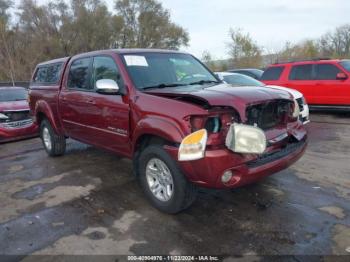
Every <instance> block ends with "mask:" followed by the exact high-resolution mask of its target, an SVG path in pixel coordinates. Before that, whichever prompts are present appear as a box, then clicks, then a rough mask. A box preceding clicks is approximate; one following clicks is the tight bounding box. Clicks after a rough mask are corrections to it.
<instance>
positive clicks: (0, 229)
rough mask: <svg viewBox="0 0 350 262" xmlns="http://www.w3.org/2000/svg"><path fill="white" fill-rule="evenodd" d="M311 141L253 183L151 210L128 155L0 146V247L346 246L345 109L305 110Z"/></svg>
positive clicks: (230, 250) (127, 250)
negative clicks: (297, 156) (165, 210)
mask: <svg viewBox="0 0 350 262" xmlns="http://www.w3.org/2000/svg"><path fill="white" fill-rule="evenodd" d="M311 117H312V121H313V122H312V123H310V124H309V125H308V129H309V137H310V141H309V147H308V150H307V152H306V154H305V155H304V157H303V158H302V159H301V160H299V162H297V163H296V164H295V165H294V166H292V167H290V168H289V169H287V170H284V171H282V172H280V173H278V174H275V175H273V176H271V177H269V178H267V179H265V180H263V181H261V182H260V183H258V184H255V185H251V186H248V187H245V188H241V189H236V190H231V191H220V192H215V191H203V192H201V193H200V195H199V198H198V200H197V201H196V202H195V204H194V205H193V206H192V207H191V208H190V209H188V210H186V211H185V212H183V213H181V214H178V215H174V216H172V215H166V214H162V213H160V212H158V211H157V210H155V209H153V208H152V207H151V206H150V205H149V204H148V202H147V201H146V200H145V199H144V196H143V194H142V192H141V190H140V189H139V186H138V185H137V183H136V181H135V179H134V177H133V175H132V167H131V163H130V161H129V160H127V159H120V158H118V157H117V156H115V155H112V154H109V153H106V152H103V151H101V150H98V149H95V148H93V147H88V146H86V145H83V144H80V143H78V142H75V141H70V143H69V147H68V152H67V154H66V155H65V156H63V157H59V158H49V157H48V156H47V155H46V153H45V151H44V150H43V147H42V145H41V141H40V140H39V139H38V138H36V139H31V140H26V141H20V142H15V143H8V144H4V145H0V253H1V254H14V255H25V254H32V253H34V254H152V255H154V254H217V255H218V254H221V255H232V254H235V255H244V254H251V255H257V256H260V255H267V254H268V255H273V254H292V255H301V254H323V255H328V254H348V255H349V254H350V217H349V215H350V202H349V200H350V115H321V114H313V115H312V116H311Z"/></svg>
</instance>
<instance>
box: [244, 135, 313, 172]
mask: <svg viewBox="0 0 350 262" xmlns="http://www.w3.org/2000/svg"><path fill="white" fill-rule="evenodd" d="M305 143H306V140H305V139H303V140H301V141H298V142H294V143H289V144H287V146H286V147H284V148H282V149H281V150H279V151H276V152H272V153H266V154H263V155H261V156H260V157H259V158H258V159H256V160H253V161H250V162H248V163H247V166H248V167H249V168H254V167H259V166H262V165H265V164H267V163H270V162H273V161H276V160H278V159H280V158H283V157H285V156H287V155H289V154H291V153H293V152H294V151H296V150H297V149H299V148H301V147H303V146H304V145H305Z"/></svg>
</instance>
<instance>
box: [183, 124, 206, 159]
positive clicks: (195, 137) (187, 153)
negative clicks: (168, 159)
mask: <svg viewBox="0 0 350 262" xmlns="http://www.w3.org/2000/svg"><path fill="white" fill-rule="evenodd" d="M207 138H208V134H207V130H205V129H201V130H198V131H196V132H193V133H192V134H190V135H188V136H186V137H185V138H184V139H183V140H182V142H181V144H180V147H179V154H178V159H179V161H188V160H196V159H200V158H203V157H204V153H205V146H206V144H207Z"/></svg>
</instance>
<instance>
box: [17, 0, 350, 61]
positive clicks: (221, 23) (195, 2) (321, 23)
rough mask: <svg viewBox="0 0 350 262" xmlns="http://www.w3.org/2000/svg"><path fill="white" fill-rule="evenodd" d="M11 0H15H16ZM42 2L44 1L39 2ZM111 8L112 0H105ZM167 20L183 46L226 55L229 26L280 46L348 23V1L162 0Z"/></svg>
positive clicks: (260, 41)
mask: <svg viewBox="0 0 350 262" xmlns="http://www.w3.org/2000/svg"><path fill="white" fill-rule="evenodd" d="M15 2H17V3H18V2H19V0H16V1H15ZM40 2H45V0H39V3H40ZM105 2H106V3H107V4H108V6H109V7H110V10H112V9H113V6H114V2H115V1H114V0H105ZM161 2H162V3H163V6H164V7H165V8H167V9H169V10H170V12H171V17H172V20H173V21H174V22H175V23H177V24H179V25H181V26H182V27H184V28H185V29H186V30H187V31H188V32H189V34H190V38H191V39H190V43H189V47H188V48H184V50H186V51H188V52H190V53H193V54H194V55H196V56H198V57H201V55H202V53H203V51H204V50H208V51H209V52H210V53H212V55H213V56H214V57H215V58H217V59H220V58H225V57H226V56H227V48H226V43H227V42H228V41H229V35H228V31H229V28H230V27H232V28H242V29H243V30H244V31H246V32H249V33H250V34H251V36H252V37H253V39H255V40H256V41H257V42H258V44H259V45H261V46H263V47H265V48H267V49H269V50H279V49H280V48H281V47H282V46H283V45H284V43H285V42H286V41H291V42H298V41H300V40H304V39H310V38H317V37H319V36H321V35H322V34H323V33H325V32H327V31H329V30H332V29H334V28H335V27H337V26H339V25H342V24H345V23H350V19H349V18H350V13H349V11H350V1H349V0H161Z"/></svg>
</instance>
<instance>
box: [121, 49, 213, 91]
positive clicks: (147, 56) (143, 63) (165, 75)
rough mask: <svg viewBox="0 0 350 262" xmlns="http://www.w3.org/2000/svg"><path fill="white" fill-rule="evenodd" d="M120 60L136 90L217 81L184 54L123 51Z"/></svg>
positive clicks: (189, 56) (194, 60)
mask: <svg viewBox="0 0 350 262" xmlns="http://www.w3.org/2000/svg"><path fill="white" fill-rule="evenodd" d="M123 59H124V63H125V65H126V68H127V70H128V73H129V75H130V77H131V78H132V80H133V82H134V84H135V86H136V87H137V88H138V89H146V88H161V87H168V86H182V85H190V84H205V83H210V82H217V81H218V80H217V79H216V78H215V77H214V76H213V75H212V73H211V72H210V71H208V70H207V69H206V68H205V67H204V66H203V65H202V64H201V63H200V62H199V61H197V60H196V59H195V58H194V57H193V56H191V55H188V54H177V53H137V54H125V55H123Z"/></svg>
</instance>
